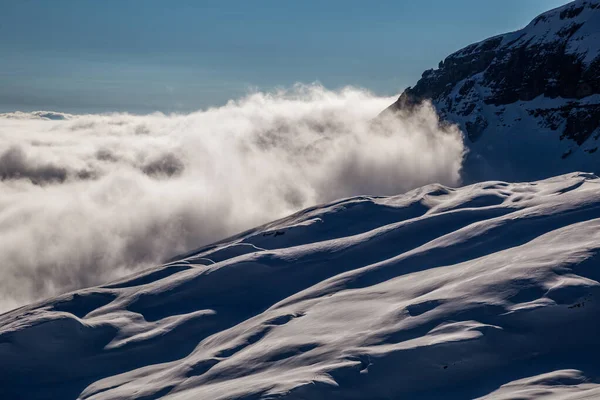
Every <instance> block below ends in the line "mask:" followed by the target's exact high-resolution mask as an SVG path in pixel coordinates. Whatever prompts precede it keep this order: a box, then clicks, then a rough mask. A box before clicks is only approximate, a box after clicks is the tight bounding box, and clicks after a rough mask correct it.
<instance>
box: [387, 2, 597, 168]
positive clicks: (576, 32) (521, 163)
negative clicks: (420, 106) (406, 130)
mask: <svg viewBox="0 0 600 400" xmlns="http://www.w3.org/2000/svg"><path fill="white" fill-rule="evenodd" d="M424 100H431V101H432V103H433V104H434V106H435V107H436V109H437V110H438V112H439V113H440V116H441V117H442V118H443V119H445V120H448V121H451V122H455V123H458V124H459V125H460V126H461V128H462V129H463V131H464V132H465V135H466V136H467V142H468V144H469V147H470V148H471V155H470V156H469V158H470V160H469V162H467V167H468V166H471V167H473V161H474V160H475V159H478V160H479V161H477V162H476V163H475V164H476V165H478V167H475V169H476V170H477V169H485V170H486V171H488V172H490V171H495V172H494V173H493V174H492V175H491V176H490V174H483V175H481V174H480V172H481V171H468V172H469V175H470V176H472V177H473V179H480V178H495V177H499V178H506V179H530V178H540V177H542V176H544V175H545V173H543V172H542V171H541V169H543V168H540V164H539V163H537V167H536V166H535V165H529V164H530V162H529V161H528V160H514V159H511V155H510V154H503V156H502V157H500V156H499V155H498V154H497V153H498V151H504V152H509V153H510V152H511V143H512V144H514V145H517V144H520V145H525V144H527V145H528V146H533V148H530V149H529V150H530V152H531V155H532V158H533V159H535V161H539V162H541V163H542V164H541V165H543V166H545V165H546V164H552V163H559V165H557V166H551V167H550V169H551V171H547V172H548V173H551V174H555V173H561V172H563V171H567V170H570V169H588V170H596V171H597V170H598V169H599V168H598V166H600V157H599V156H598V153H596V149H597V148H598V146H599V144H598V142H599V140H598V139H599V138H600V0H586V1H583V0H578V1H575V2H572V3H569V4H567V5H565V6H563V7H560V8H557V9H554V10H551V11H548V12H546V13H544V14H542V15H540V16H538V17H537V18H535V19H534V20H533V21H532V22H531V23H530V24H529V25H527V26H526V27H525V28H523V29H521V30H519V31H516V32H511V33H508V34H504V35H500V36H496V37H493V38H490V39H487V40H484V41H482V42H480V43H475V44H472V45H470V46H467V47H465V48H464V49H462V50H459V51H457V52H456V53H454V54H452V55H450V56H448V57H447V58H446V59H445V60H443V61H441V62H440V64H439V66H438V68H437V69H431V70H428V71H425V72H424V73H423V76H422V78H421V79H420V80H419V81H418V82H417V84H416V85H415V86H414V87H409V88H408V89H406V91H405V92H404V93H403V94H402V95H401V96H400V98H399V99H398V101H397V102H396V103H395V104H393V105H392V106H391V107H390V108H389V110H397V109H402V108H406V107H409V106H410V105H412V104H415V103H419V102H422V101H424ZM507 141H508V142H511V143H507ZM540 149H541V152H540V151H538V150H540ZM536 152H538V153H540V154H535V153H536ZM519 153H521V152H519ZM540 156H541V158H542V159H541V160H540V159H539V158H540ZM567 159H570V161H569V162H564V161H561V160H567ZM482 163H483V164H485V165H483V164H482ZM496 164H502V165H496Z"/></svg>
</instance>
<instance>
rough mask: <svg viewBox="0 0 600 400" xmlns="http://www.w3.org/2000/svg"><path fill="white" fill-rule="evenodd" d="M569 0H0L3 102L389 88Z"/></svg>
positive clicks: (87, 104)
mask: <svg viewBox="0 0 600 400" xmlns="http://www.w3.org/2000/svg"><path fill="white" fill-rule="evenodd" d="M565 3H567V1H564V0H453V1H448V0H410V1H409V0H396V1H386V0H382V1H362V0H345V1H338V0H329V1H323V0H304V1H275V0H268V1H266V0H265V1H229V0H221V1H200V0H198V1H185V0H175V1H166V0H163V1H157V0H144V1H142V0H137V1H133V0H102V1H92V0H53V1H49V0H45V1H44V0H0V6H1V8H0V9H1V13H0V54H2V58H1V59H0V111H14V110H22V111H31V110H40V109H44V110H55V111H67V112H76V113H77V112H105V111H129V112H134V113H146V112H151V111H157V110H158V111H163V112H172V111H181V112H187V111H192V110H196V109H200V108H206V107H209V106H218V105H221V104H224V103H225V102H226V101H227V100H228V99H232V98H239V97H240V96H243V95H244V94H245V93H247V92H248V91H250V90H255V89H258V90H270V89H272V88H274V87H277V86H284V87H286V86H290V85H292V84H293V83H295V82H303V83H310V82H314V81H319V82H321V83H322V84H323V85H325V86H326V87H328V88H338V87H341V86H345V85H355V86H360V87H364V88H367V89H369V90H371V91H373V92H375V93H378V94H382V95H392V94H396V93H399V92H400V91H401V90H402V89H403V88H405V87H406V86H409V85H413V84H414V83H415V82H416V80H418V78H419V77H420V75H421V72H422V71H423V70H425V69H428V68H432V67H435V66H436V65H437V63H438V62H439V61H440V60H441V59H443V58H444V57H445V56H447V55H448V54H449V53H451V52H453V51H455V50H457V49H459V48H461V47H463V46H465V45H468V44H469V43H472V42H475V41H479V40H482V39H484V38H486V37H488V36H491V35H495V34H499V33H503V32H506V31H510V30H515V29H518V28H520V27H522V26H524V25H526V24H527V23H528V22H529V21H530V20H531V19H533V18H534V17H535V16H536V15H537V14H539V13H541V12H543V11H546V10H548V9H551V8H554V7H557V6H559V5H562V4H565Z"/></svg>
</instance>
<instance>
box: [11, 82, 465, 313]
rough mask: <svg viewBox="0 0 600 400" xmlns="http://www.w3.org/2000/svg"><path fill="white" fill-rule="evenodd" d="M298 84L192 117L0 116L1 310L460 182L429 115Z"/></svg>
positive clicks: (459, 152)
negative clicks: (301, 219)
mask: <svg viewBox="0 0 600 400" xmlns="http://www.w3.org/2000/svg"><path fill="white" fill-rule="evenodd" d="M390 101H391V99H389V98H382V97H375V96H373V95H372V94H370V93H368V92H366V91H363V90H359V89H353V88H347V89H343V90H340V91H329V90H326V89H324V88H323V87H321V86H316V85H312V86H301V85H298V86H296V87H295V88H293V89H290V90H288V91H281V92H275V93H254V94H251V95H249V96H248V97H246V98H243V99H241V100H238V101H231V102H230V103H229V104H227V105H226V106H223V107H220V108H213V109H208V110H204V111H198V112H195V113H191V114H185V115H163V114H152V115H140V116H136V115H129V114H108V115H69V114H61V113H50V112H37V113H27V114H25V113H11V114H4V115H0V311H6V310H9V309H11V308H14V307H16V306H19V305H23V304H26V303H29V302H31V301H34V300H39V299H40V298H43V297H47V296H51V295H57V294H60V293H64V292H67V291H70V290H74V289H79V288H81V287H86V286H91V285H97V284H99V283H103V282H106V281H108V280H112V279H116V278H118V277H120V276H124V275H125V274H127V273H131V272H133V271H135V270H140V269H142V268H144V267H149V266H152V265H157V264H160V263H162V262H164V261H165V260H166V259H168V258H170V257H173V256H175V255H177V254H180V253H182V252H185V251H189V250H190V249H193V248H195V247H198V246H200V245H203V244H208V243H210V242H213V241H215V240H219V239H222V238H224V237H227V236H229V235H232V234H235V233H237V232H240V231H242V230H244V229H249V228H251V227H253V226H256V225H259V224H263V223H265V222H268V221H272V220H274V219H277V218H281V217H283V216H285V215H288V214H290V213H292V212H295V211H298V210H301V209H302V208H305V207H308V206H311V205H314V204H318V203H323V202H326V201H332V200H334V199H337V198H340V197H348V196H355V195H361V194H378V195H381V194H387V195H392V194H397V193H400V192H404V191H406V190H409V189H413V188H415V187H418V186H421V185H424V184H427V183H431V182H441V183H444V184H449V185H454V184H456V183H458V180H459V170H460V167H461V163H462V158H463V152H464V147H463V141H462V135H461V133H460V132H459V130H458V129H457V128H456V127H454V126H450V125H448V126H444V127H440V126H439V120H438V118H437V115H436V113H435V112H434V111H433V109H432V107H431V106H424V107H422V108H421V109H420V110H418V111H417V112H414V113H411V114H407V115H405V116H404V117H403V118H399V119H397V118H389V119H387V120H385V121H383V120H379V121H378V123H373V122H372V119H373V118H374V117H375V116H376V115H377V113H379V112H380V111H381V109H383V108H384V107H385V106H386V105H387V104H388V103H389V102H390Z"/></svg>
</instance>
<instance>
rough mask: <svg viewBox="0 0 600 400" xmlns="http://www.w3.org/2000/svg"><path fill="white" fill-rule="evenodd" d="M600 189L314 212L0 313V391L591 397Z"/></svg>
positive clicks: (484, 186)
mask: <svg viewBox="0 0 600 400" xmlns="http://www.w3.org/2000/svg"><path fill="white" fill-rule="evenodd" d="M599 199H600V178H598V177H597V176H595V175H592V174H586V173H572V174H568V175H564V176H559V177H556V178H552V179H548V180H544V181H539V182H532V183H516V184H510V183H506V182H499V181H492V182H482V183H478V184H475V185H471V186H467V187H463V188H459V189H454V188H449V187H445V186H442V185H437V184H434V185H428V186H425V187H422V188H419V189H416V190H413V191H411V192H408V193H406V194H405V195H400V196H394V197H367V196H363V197H356V198H348V199H344V200H340V201H336V202H333V203H329V204H325V205H321V206H318V207H313V208H310V209H307V210H304V211H302V212H299V213H296V214H294V215H292V216H290V217H287V218H284V219H282V220H279V221H275V222H273V223H271V224H268V225H265V226H263V227H260V228H257V229H254V230H250V231H247V232H245V233H244V234H242V235H238V236H237V237H234V238H233V239H231V240H229V241H227V240H226V241H221V242H220V244H218V245H216V246H214V247H212V248H211V247H208V248H202V249H199V250H198V251H196V252H193V253H190V254H186V255H185V256H183V257H182V258H180V259H178V260H176V261H173V262H170V263H167V264H165V265H163V266H158V267H156V268H153V269H150V270H146V271H143V272H140V273H138V274H136V275H133V276H129V277H126V278H123V279H121V280H119V281H115V282H112V283H108V284H105V285H101V286H98V287H95V288H88V289H82V290H78V291H76V292H72V293H67V294H65V295H61V296H58V297H56V298H53V299H48V300H44V301H41V302H38V303H36V304H32V305H29V306H25V307H22V308H19V309H17V310H13V311H11V312H8V313H5V314H3V315H0V360H2V362H0V372H1V374H0V388H1V390H2V391H3V392H4V393H6V396H8V397H10V398H13V399H29V400H33V399H49V398H62V399H74V398H80V399H94V400H100V399H103V400H109V399H123V398H127V399H134V398H136V399H158V398H167V399H192V398H211V399H231V398H236V399H247V400H249V399H259V398H262V399H275V398H288V399H306V398H310V399H321V398H323V399H354V398H366V397H368V398H373V399H384V398H390V397H391V396H410V397H411V398H421V399H429V398H431V399H434V398H438V397H437V396H439V393H440V391H444V393H447V398H450V399H464V398H474V397H480V396H488V397H484V398H486V399H487V398H489V399H495V398H499V397H494V396H496V395H495V394H494V392H495V390H496V388H498V387H499V386H501V385H508V386H506V387H505V386H503V389H501V392H502V393H504V395H505V394H506V393H509V394H508V395H507V396H514V394H515V390H521V389H522V388H523V387H525V388H527V389H528V390H534V389H535V388H538V389H539V390H542V389H543V390H547V391H556V392H557V393H558V392H560V391H562V390H565V389H566V388H569V390H573V391H575V392H577V393H586V394H589V393H596V392H600V381H597V380H596V378H595V377H596V376H600V375H598V374H599V373H600V371H599V370H597V368H596V367H594V366H593V365H594V364H593V360H595V357H596V356H597V354H596V353H597V352H595V350H594V348H595V347H594V344H593V343H594V342H595V338H596V337H597V336H596V334H597V333H600V326H598V324H597V323H596V322H595V321H596V319H595V317H594V316H595V315H597V312H598V310H599V309H598V307H600V302H598V300H597V299H598V296H600V283H598V280H599V279H600V274H598V269H597V268H595V266H597V265H596V264H597V260H598V257H599V254H600V253H599V251H600V247H598V243H600V239H599V238H598V232H599V230H598V227H599V226H600V225H599V224H600V206H599V204H600V203H599ZM565 324H568V325H569V327H570V329H569V330H563V329H561V326H564V325H565ZM548 331H551V332H552V335H548ZM590 363H591V366H590ZM474 377H477V379H475V378H474ZM523 379H525V381H523ZM583 381H585V382H587V384H588V385H591V386H589V387H588V386H586V387H585V388H579V386H577V385H578V384H579V383H581V382H583ZM553 382H554V383H553ZM557 382H559V383H560V385H558V384H557ZM564 382H567V383H566V384H565V383H564ZM565 385H567V386H565ZM459 387H462V388H461V389H459ZM540 388H541V389H540ZM590 391H591V392H590ZM502 393H501V394H502ZM500 398H501V397H500ZM509 398H510V397H509Z"/></svg>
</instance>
